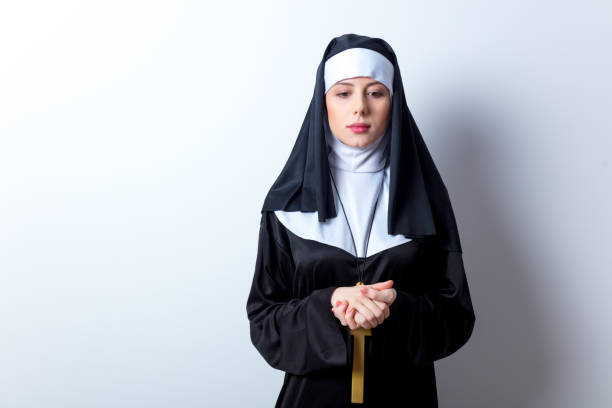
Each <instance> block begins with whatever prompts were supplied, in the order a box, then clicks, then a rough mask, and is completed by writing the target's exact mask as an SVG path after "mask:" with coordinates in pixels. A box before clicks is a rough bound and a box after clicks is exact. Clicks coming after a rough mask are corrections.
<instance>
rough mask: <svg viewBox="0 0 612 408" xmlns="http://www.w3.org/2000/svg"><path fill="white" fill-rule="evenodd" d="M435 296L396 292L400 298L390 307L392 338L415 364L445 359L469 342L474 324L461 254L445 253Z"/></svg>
mask: <svg viewBox="0 0 612 408" xmlns="http://www.w3.org/2000/svg"><path fill="white" fill-rule="evenodd" d="M432 272H435V273H437V276H436V282H437V288H436V290H435V291H434V292H433V293H430V294H429V293H428V294H423V293H413V292H409V291H406V290H401V289H396V290H397V298H396V299H395V302H394V303H393V304H392V305H391V306H390V308H389V310H390V318H392V319H393V330H392V333H393V334H392V335H393V336H397V339H398V341H399V343H396V344H399V345H398V347H399V348H400V350H401V351H402V352H403V353H404V354H406V355H407V356H408V358H409V359H410V360H411V361H412V362H414V363H415V364H426V363H431V362H433V361H436V360H439V359H441V358H444V357H446V356H448V355H450V354H452V353H454V352H455V351H457V350H458V349H459V348H461V346H463V345H464V344H465V343H466V342H467V340H468V339H469V338H470V336H471V334H472V331H473V328H474V322H475V315H474V310H473V308H472V301H471V298H470V292H469V288H468V283H467V279H466V276H465V270H464V266H463V258H462V254H461V253H460V252H444V253H443V259H442V260H441V262H439V263H436V266H435V267H434V268H433V271H432Z"/></svg>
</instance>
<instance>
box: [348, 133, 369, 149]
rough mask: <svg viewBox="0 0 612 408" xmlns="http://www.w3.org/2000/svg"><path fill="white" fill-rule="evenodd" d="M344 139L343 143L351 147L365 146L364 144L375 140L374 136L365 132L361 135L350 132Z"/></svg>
mask: <svg viewBox="0 0 612 408" xmlns="http://www.w3.org/2000/svg"><path fill="white" fill-rule="evenodd" d="M344 140H346V141H345V142H344V143H345V144H347V145H349V146H353V147H365V146H367V145H369V144H370V143H372V142H374V141H375V140H376V138H375V137H372V136H370V135H367V134H363V135H355V134H351V135H349V136H347V137H345V139H344Z"/></svg>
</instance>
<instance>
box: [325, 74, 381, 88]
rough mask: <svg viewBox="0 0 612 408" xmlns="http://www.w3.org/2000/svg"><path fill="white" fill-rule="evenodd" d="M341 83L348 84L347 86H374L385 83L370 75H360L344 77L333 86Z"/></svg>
mask: <svg viewBox="0 0 612 408" xmlns="http://www.w3.org/2000/svg"><path fill="white" fill-rule="evenodd" d="M340 85H347V86H355V85H361V86H373V85H383V83H382V82H379V81H377V80H375V79H372V78H371V77H368V76H359V77H353V78H346V79H342V80H340V81H338V82H336V83H335V84H334V85H333V86H332V87H334V86H340Z"/></svg>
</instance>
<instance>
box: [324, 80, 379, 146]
mask: <svg viewBox="0 0 612 408" xmlns="http://www.w3.org/2000/svg"><path fill="white" fill-rule="evenodd" d="M325 104H326V105H327V118H328V121H329V127H330V128H331V131H332V133H333V134H334V135H336V137H337V138H338V139H340V141H341V142H342V143H344V144H346V145H349V146H353V147H365V146H367V145H369V144H370V143H372V142H374V141H375V140H376V139H378V138H379V137H381V136H382V135H383V133H385V128H386V126H387V120H388V118H389V112H390V111H391V96H390V94H389V90H388V89H387V87H386V86H384V85H383V84H382V83H380V82H378V81H376V80H374V79H372V78H370V77H354V78H349V79H343V80H342V81H338V82H337V83H335V84H334V85H333V86H332V87H331V88H329V90H328V91H327V93H326V94H325ZM360 125H361V126H360Z"/></svg>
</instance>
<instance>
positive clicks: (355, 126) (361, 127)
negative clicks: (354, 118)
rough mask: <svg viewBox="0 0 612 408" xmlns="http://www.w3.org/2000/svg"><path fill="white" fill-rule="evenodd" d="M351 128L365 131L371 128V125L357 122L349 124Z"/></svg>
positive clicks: (360, 131)
mask: <svg viewBox="0 0 612 408" xmlns="http://www.w3.org/2000/svg"><path fill="white" fill-rule="evenodd" d="M349 129H351V130H352V131H353V132H354V133H365V132H367V131H368V129H370V125H368V124H367V123H363V122H355V123H353V124H351V125H349Z"/></svg>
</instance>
